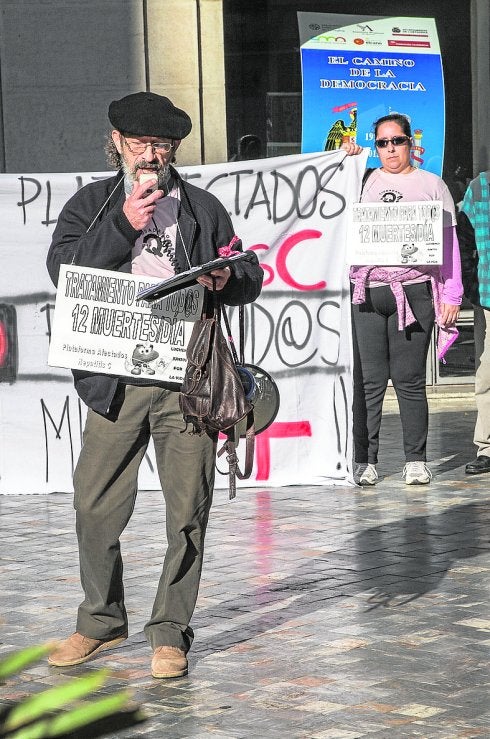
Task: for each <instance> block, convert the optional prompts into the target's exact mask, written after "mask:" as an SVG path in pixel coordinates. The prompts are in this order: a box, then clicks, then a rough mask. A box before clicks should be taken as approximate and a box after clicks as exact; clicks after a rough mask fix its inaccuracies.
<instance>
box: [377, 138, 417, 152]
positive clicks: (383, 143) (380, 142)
mask: <svg viewBox="0 0 490 739" xmlns="http://www.w3.org/2000/svg"><path fill="white" fill-rule="evenodd" d="M407 141H410V136H393V137H392V138H391V139H376V141H375V142H374V143H375V144H376V146H377V147H378V149H384V148H385V147H387V146H388V144H393V146H403V144H406V143H407Z"/></svg>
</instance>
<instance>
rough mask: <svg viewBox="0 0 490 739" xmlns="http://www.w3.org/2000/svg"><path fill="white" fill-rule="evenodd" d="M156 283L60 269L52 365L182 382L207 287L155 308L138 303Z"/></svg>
mask: <svg viewBox="0 0 490 739" xmlns="http://www.w3.org/2000/svg"><path fill="white" fill-rule="evenodd" d="M158 282H160V280H158V279H154V278H148V277H146V276H141V275H132V274H126V273H124V272H111V271H109V270H102V269H94V268H90V267H76V266H74V265H66V264H63V265H61V268H60V277H59V282H58V291H57V296H56V308H55V312H54V318H53V324H52V329H51V341H50V346H49V355H48V364H49V365H50V366H52V367H67V368H71V369H79V370H86V371H89V372H92V371H93V372H101V373H103V374H111V375H120V376H122V377H135V376H138V377H142V378H146V379H154V380H161V381H168V382H182V380H183V378H184V373H185V367H186V353H185V352H186V348H187V344H188V343H189V338H190V335H191V332H192V327H193V325H194V321H196V320H197V319H198V318H200V317H201V313H202V303H203V296H204V288H202V287H201V286H200V285H193V286H192V287H188V288H185V289H183V290H178V291H177V292H174V293H172V294H171V295H168V296H167V297H165V298H163V299H162V300H160V301H158V302H155V303H152V304H149V303H147V302H146V301H144V300H138V299H137V297H136V296H137V294H138V292H139V291H140V290H142V289H143V288H146V287H149V286H150V285H154V284H157V283H158Z"/></svg>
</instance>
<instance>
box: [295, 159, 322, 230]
mask: <svg viewBox="0 0 490 739" xmlns="http://www.w3.org/2000/svg"><path fill="white" fill-rule="evenodd" d="M311 172H312V173H313V175H314V179H315V182H314V187H313V193H314V195H313V197H312V198H311V201H310V202H311V206H310V209H309V210H308V211H307V212H302V210H301V187H302V185H303V180H304V179H305V177H306V175H308V174H310V173H311ZM320 189H321V188H320V177H319V175H318V170H317V168H316V167H312V166H309V167H305V169H302V170H301V172H300V173H299V175H298V180H297V182H296V212H297V214H298V218H311V216H312V215H313V214H314V212H315V211H316V202H317V197H318V192H319V191H320ZM306 205H308V201H306Z"/></svg>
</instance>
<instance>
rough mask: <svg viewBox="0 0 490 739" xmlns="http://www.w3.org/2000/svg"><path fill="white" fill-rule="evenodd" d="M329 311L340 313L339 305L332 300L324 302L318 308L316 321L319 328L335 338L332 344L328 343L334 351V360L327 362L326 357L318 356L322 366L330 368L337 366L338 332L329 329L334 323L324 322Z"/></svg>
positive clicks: (338, 350) (336, 322) (336, 323)
mask: <svg viewBox="0 0 490 739" xmlns="http://www.w3.org/2000/svg"><path fill="white" fill-rule="evenodd" d="M331 309H333V310H334V311H339V312H340V305H339V303H336V302H335V301H333V300H325V301H324V302H323V303H322V304H321V305H320V307H319V308H318V311H317V320H318V325H319V326H321V327H322V328H324V329H325V331H328V332H329V333H331V334H332V335H333V336H335V337H336V341H335V343H334V341H333V340H332V341H331V342H329V343H328V346H329V348H334V349H336V352H335V358H334V359H332V360H329V359H327V358H326V357H324V356H323V355H320V359H321V360H322V362H323V363H324V364H328V365H329V366H330V367H335V366H337V364H338V362H339V352H340V331H338V330H337V329H334V328H331V324H332V323H334V322H333V321H329V322H328V323H327V322H326V321H325V320H324V317H328V316H329V314H330V313H331V312H332V311H331ZM335 325H338V321H335Z"/></svg>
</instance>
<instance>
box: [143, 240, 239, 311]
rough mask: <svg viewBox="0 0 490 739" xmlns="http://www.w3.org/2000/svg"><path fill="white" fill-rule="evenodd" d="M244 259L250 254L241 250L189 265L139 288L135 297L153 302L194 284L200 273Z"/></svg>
mask: <svg viewBox="0 0 490 739" xmlns="http://www.w3.org/2000/svg"><path fill="white" fill-rule="evenodd" d="M245 259H250V256H249V255H248V254H247V253H243V252H239V253H238V254H232V255H231V256H229V257H218V258H217V259H213V260H212V261H211V262H206V263H205V264H200V265H198V266H197V267H191V268H190V269H187V270H185V272H179V274H178V275H174V276H173V277H169V278H167V279H166V280H162V281H161V282H157V284H156V285H151V286H150V287H145V288H144V289H143V290H140V292H139V293H138V295H137V296H136V297H137V299H138V300H146V301H147V302H148V303H153V302H154V301H156V300H160V299H161V298H164V297H165V296H166V295H170V294H171V293H174V292H176V291H177V290H182V288H184V287H189V286H190V285H194V284H195V282H196V279H197V278H198V277H200V276H201V275H206V274H208V273H209V272H212V271H213V270H214V269H224V268H225V267H230V266H231V265H233V264H236V262H242V261H244V260H245Z"/></svg>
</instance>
